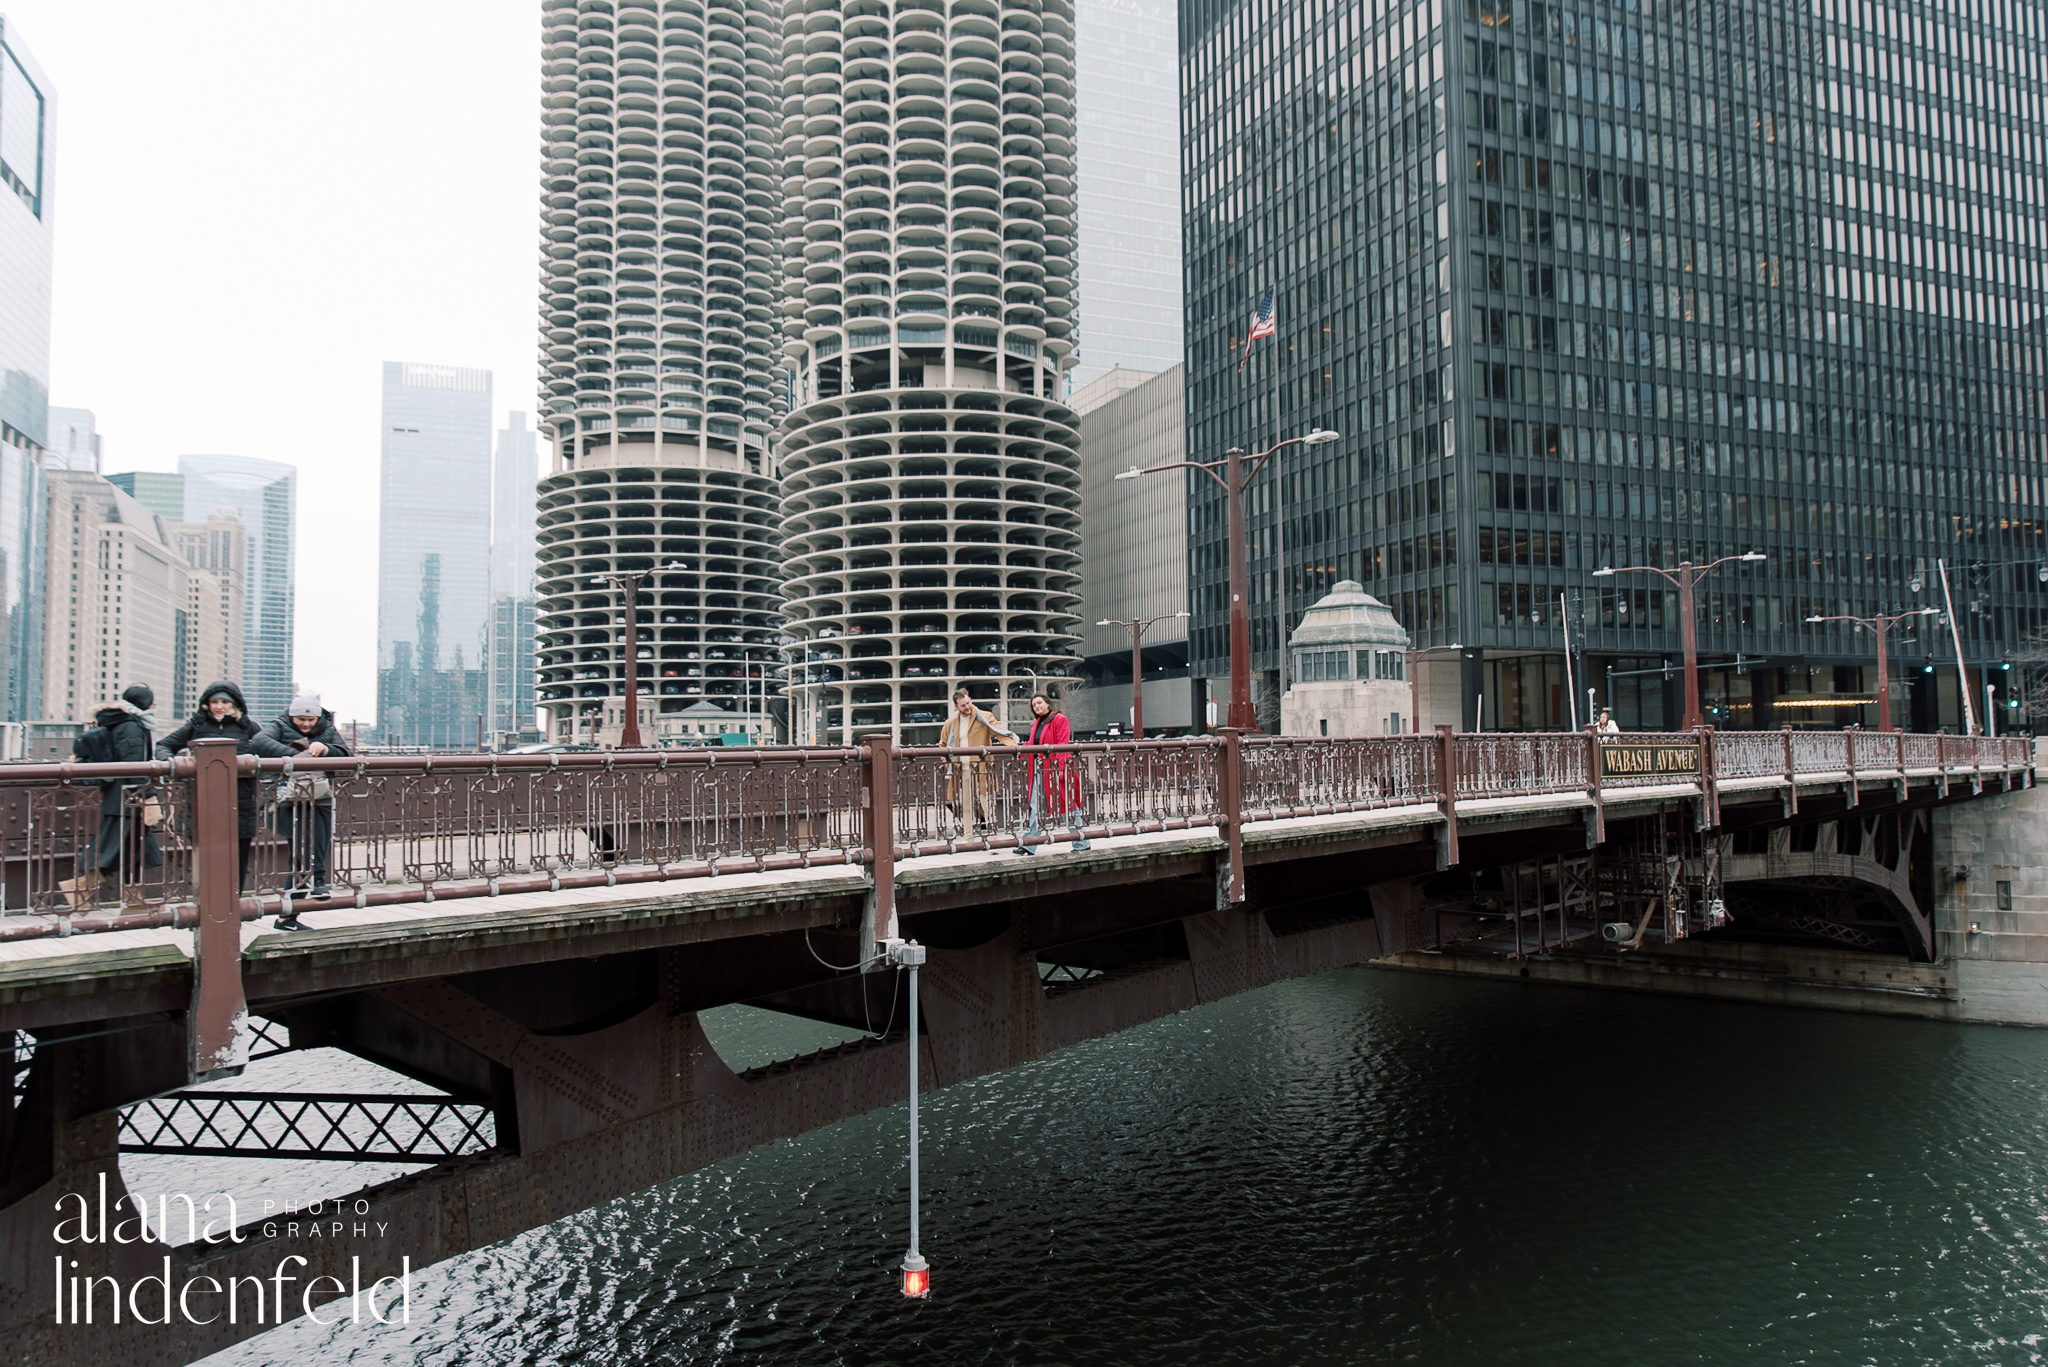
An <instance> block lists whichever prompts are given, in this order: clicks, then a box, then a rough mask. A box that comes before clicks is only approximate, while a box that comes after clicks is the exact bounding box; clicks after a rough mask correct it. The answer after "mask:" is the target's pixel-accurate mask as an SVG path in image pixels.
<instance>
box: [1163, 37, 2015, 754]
mask: <svg viewBox="0 0 2048 1367" xmlns="http://www.w3.org/2000/svg"><path fill="white" fill-rule="evenodd" d="M2043 28H2044V12H2043V11H2042V10H2041V9H2040V8H2039V7H2030V6H2013V5H1981V6H1952V7H1949V8H1934V7H1924V6H1923V7H1909V6H1894V7H1884V6H1865V5H1850V4H1847V3H1845V2H1844V0H1815V2H1814V3H1809V4H1807V5H1804V6H1800V7H1797V8H1787V7H1778V6H1756V5H1741V4H1734V5H1730V4H1700V3H1675V4H1670V5H1664V4H1660V3H1644V2H1643V0H1637V3H1634V4H1626V5H1624V4H1595V3H1585V4H1575V5H1552V4H1548V3H1531V2H1529V0H1455V2H1454V3H1442V4H1440V5H1430V4H1425V5H1422V6H1418V7H1409V8H1405V9H1404V8H1402V7H1399V6H1395V7H1393V8H1391V9H1389V10H1387V11H1386V12H1385V13H1383V14H1380V15H1378V16H1377V17H1374V15H1373V12H1372V11H1371V10H1341V9H1336V8H1331V9H1329V10H1327V11H1325V10H1323V9H1322V8H1321V7H1319V6H1317V5H1314V4H1310V5H1307V6H1303V7H1300V8H1298V9H1297V8H1296V7H1292V6H1270V5H1267V4H1264V3H1262V0H1188V2H1187V3H1185V4H1184V5H1183V7H1182V23H1181V34H1182V88H1183V93H1184V104H1185V108H1184V127H1183V134H1184V138H1185V144H1186V152H1185V160H1184V167H1183V171H1184V179H1185V182H1186V184H1187V186H1188V196H1187V204H1188V217H1187V236H1186V249H1187V261H1188V276H1189V286H1190V289H1189V309H1190V315H1189V337H1190V344H1189V365H1188V395H1189V402H1188V413H1189V446H1190V449H1191V450H1192V451H1195V452H1197V453H1200V454H1201V455H1203V456H1207V455H1214V454H1220V453H1221V451H1222V450H1223V449H1225V448H1226V447H1228V446H1230V445H1233V444H1241V445H1246V446H1248V447H1258V446H1263V445H1265V444H1266V443H1267V442H1268V441H1270V440H1271V438H1272V437H1273V435H1274V434H1275V433H1276V432H1278V433H1283V434H1289V435H1291V434H1295V433H1298V432H1304V431H1307V430H1308V429H1310V428H1311V427H1316V426H1324V427H1332V428H1335V429H1337V430H1339V431H1341V432H1343V433H1345V434H1346V439H1345V440H1344V441H1343V442H1341V443H1335V444H1332V445H1330V446H1327V447H1322V448H1314V449H1311V450H1308V451H1305V452H1291V453H1289V454H1290V456H1293V457H1296V458H1294V459H1292V460H1291V462H1290V463H1288V464H1285V465H1284V466H1283V467H1282V471H1281V473H1282V475H1283V479H1282V480H1281V481H1271V480H1269V481H1268V482H1266V483H1265V484H1264V486H1263V487H1262V488H1261V489H1260V490H1259V492H1258V494H1257V496H1256V499H1255V502H1254V510H1255V512H1254V517H1253V526H1254V528H1255V529H1256V536H1255V547H1254V557H1255V558H1254V560H1253V570H1254V581H1255V588H1256V589H1257V593H1256V594H1255V602H1254V609H1255V614H1256V616H1255V622H1256V624H1257V625H1256V629H1255V655H1256V656H1257V661H1256V663H1257V664H1258V665H1260V666H1262V667H1264V668H1267V669H1271V668H1274V667H1275V666H1276V664H1277V661H1276V659H1275V655H1274V648H1273V647H1274V641H1275V638H1276V634H1277V622H1276V621H1275V620H1274V618H1275V617H1276V616H1277V613H1276V612H1275V604H1274V602H1273V594H1274V593H1275V592H1276V587H1277V586H1278V585H1280V584H1281V582H1282V580H1283V578H1284V585H1285V592H1286V610H1287V613H1288V620H1289V621H1290V622H1293V621H1298V620H1299V617H1300V613H1301V612H1302V611H1303V610H1304V609H1305V608H1306V607H1307V606H1308V605H1309V604H1310V603H1312V602H1313V601H1314V600H1315V598H1316V597H1317V596H1318V595H1319V594H1321V593H1322V592H1324V591H1326V590H1327V588H1328V587H1329V585H1330V584H1331V583H1332V582H1334V581H1335V580H1336V579H1338V578H1344V577H1356V578H1358V579H1360V580H1361V581H1362V582H1363V583H1364V584H1365V586H1366V588H1367V589H1368V591H1370V592H1371V593H1373V594H1374V595H1376V596H1378V597H1380V598H1382V599H1384V600H1385V601H1386V602H1388V603H1389V604H1390V605H1392V606H1393V607H1394V609H1395V611H1396V614H1397V615H1398V616H1399V617H1400V619H1401V620H1402V622H1403V623H1404V624H1405V625H1407V626H1409V627H1410V628H1411V629H1412V630H1413V631H1414V632H1415V634H1416V637H1417V640H1418V643H1419V644H1425V645H1429V644H1444V643H1449V642H1453V641H1455V642H1458V643H1460V644H1462V645H1463V646H1465V647H1467V649H1466V650H1465V651H1464V665H1463V669H1462V677H1461V680H1460V683H1461V689H1462V693H1463V695H1464V717H1463V720H1464V722H1465V723H1466V724H1468V725H1469V724H1471V723H1472V722H1473V721H1474V720H1475V714H1476V713H1479V712H1482V711H1483V715H1484V721H1485V724H1486V725H1487V726H1488V727H1489V728H1494V727H1500V728H1506V729H1527V728H1542V727H1551V726H1557V725H1560V724H1566V723H1567V722H1568V721H1569V719H1570V712H1571V708H1570V705H1569V704H1570V699H1569V694H1568V693H1567V691H1566V686H1565V672H1564V655H1563V648H1564V639H1565V638H1564V631H1565V628H1566V626H1569V627H1570V629H1571V634H1572V640H1573V645H1574V647H1575V648H1576V649H1581V650H1583V651H1584V652H1585V654H1584V657H1583V658H1581V659H1580V660H1578V661H1576V662H1575V669H1576V671H1577V673H1578V677H1577V679H1576V680H1575V682H1576V684H1577V687H1578V689H1579V690H1581V696H1583V689H1584V688H1585V687H1586V685H1587V684H1588V683H1591V684H1592V685H1594V686H1596V687H1598V688H1599V689H1600V690H1601V700H1602V701H1603V702H1604V701H1607V700H1608V698H1609V696H1610V695H1611V697H1612V699H1613V701H1614V702H1615V703H1616V704H1617V706H1618V707H1619V709H1620V710H1621V711H1622V713H1623V716H1624V720H1625V721H1627V722H1630V723H1633V724H1638V725H1660V724H1675V723H1676V721H1677V709H1676V706H1675V703H1676V694H1677V692H1678V681H1677V677H1676V671H1673V672H1672V677H1671V678H1669V679H1667V678H1665V672H1664V670H1663V664H1664V661H1665V660H1667V659H1669V660H1671V661H1673V662H1674V663H1675V662H1676V660H1677V659H1678V650H1679V618H1678V611H1679V610H1678V603H1677V595H1676V593H1675V592H1672V591H1669V589H1668V586H1667V585H1665V583H1664V582H1663V581H1662V580H1661V579H1658V578H1657V577H1655V576H1652V575H1648V574H1633V575H1620V576H1616V577H1614V578H1594V577H1592V572H1593V571H1594V570H1596V569H1598V568H1600V567H1602V566H1607V565H1613V566H1628V565H1662V566H1667V567H1669V566H1675V565H1676V564H1678V563H1679V562H1680V561H1682V560H1691V561H1693V562H1695V563H1699V562H1703V561H1706V560H1711V559H1715V558H1717V557H1719V556H1722V555H1726V554H1731V553H1736V552H1743V551H1751V550H1755V551H1760V552H1762V553H1763V554H1764V555H1765V556H1766V557H1767V559H1766V560H1765V561H1763V562H1761V563H1757V564H1749V565H1731V566H1728V567H1726V568H1725V569H1723V570H1721V571H1719V572H1718V573H1717V574H1716V575H1715V576H1714V577H1713V578H1711V579H1709V580H1708V581H1706V582H1705V583H1704V584H1703V585H1702V586H1701V591H1700V601H1699V605H1698V623H1699V631H1700V649H1701V653H1702V658H1703V660H1704V661H1706V662H1707V667H1706V668H1705V669H1703V691H1704V693H1705V694H1706V697H1707V702H1708V704H1709V709H1710V715H1709V720H1710V721H1712V722H1714V723H1716V724H1719V725H1723V726H1738V727H1739V726H1777V725H1784V724H1787V723H1790V724H1794V725H1806V724H1816V725H1842V724H1846V723H1849V722H1854V721H1864V722H1869V721H1872V720H1874V717H1875V711H1874V708H1873V707H1870V706H1868V702H1869V700H1870V699H1871V698H1872V697H1873V695H1872V693H1871V691H1870V690H1871V688H1872V686H1873V685H1874V669H1872V668H1871V667H1870V666H1871V665H1872V664H1873V661H1872V660H1871V659H1870V654H1869V647H1870V642H1871V637H1870V636H1869V635H1867V634H1858V633H1856V632H1855V630H1854V628H1853V627H1849V626H1847V625H1846V624H1831V625H1826V626H1815V625H1809V624H1807V623H1806V621H1805V619H1806V618H1807V617H1809V616H1814V615H1833V614H1850V613H1854V614H1870V613H1874V612H1877V611H1880V610H1892V609H1897V608H1901V607H1907V606H1921V605H1932V606H1934V607H1937V608H1940V607H1943V606H1944V602H1943V595H1942V584H1941V581H1940V577H1939V575H1938V573H1937V563H1938V562H1944V561H1945V562H1946V564H1947V565H1948V567H1949V570H1950V573H1949V586H1950V591H1951V594H1952V597H1953V602H1954V608H1955V618H1956V624H1957V627H1958V628H1959V631H1958V633H1957V634H1959V636H1960V640H1961V653H1962V655H1963V657H1964V659H1965V660H1966V662H1967V664H1968V665H1969V667H1970V671H1971V690H1972V696H1973V697H1976V698H1980V699H1981V696H1982V695H1981V692H1979V691H1978V689H1979V685H1980V683H1981V679H1980V677H1979V673H1978V672H1979V671H1980V670H1982V669H1984V668H1987V667H1988V668H1991V669H1993V670H1996V669H1997V666H1998V665H1999V664H2000V663H2001V662H2002V661H2003V659H2004V658H2005V656H2006V654H2007V653H2008V652H2010V651H2013V650H2015V649H2016V648H2017V647H2018V646H2019V644H2020V642H2021V640H2022V638H2023V637H2024V636H2025V635H2026V634H2027V633H2029V632H2032V631H2037V630H2039V629H2040V628H2041V626H2042V625H2043V624H2042V622H2041V613H2042V609H2043V607H2044V605H2048V583H2043V582H2042V575H2041V573H2040V569H2041V566H2042V564H2043V557H2048V544H2044V541H2043V535H2042V521H2043V515H2044V514H2043V507H2044V496H2048V491H2044V489H2043V487H2042V479H2043V474H2044V471H2043V468H2042V460H2043V455H2044V438H2043V432H2044V414H2043V396H2044V385H2043V380H2042V370H2043V360H2044V341H2048V338H2044V336H2043V323H2042V301H2043V283H2044V282H2043V280H2042V269H2043V267H2042V260H2043V255H2044V247H2043V229H2044V214H2043V209H2042V204H2043V197H2044V193H2048V176H2044V173H2043V170H2042V168H2043V166H2044V164H2048V158H2044V155H2043V148H2042V130H2043V126H2044V125H2043V117H2042V115H2043V111H2042V97H2043V89H2044V74H2043V66H2042V64H2043V47H2044V43H2043ZM1269 283H1271V284H1276V285H1277V286H1278V287H1279V292H1280V305H1279V310H1278V312H1279V332H1278V336H1277V338H1276V342H1277V345H1275V343H1273V342H1261V343H1260V344H1259V348H1260V350H1259V351H1256V352H1255V353H1254V355H1253V356H1252V358H1251V361H1250V364H1249V365H1248V366H1246V367H1245V368H1244V369H1243V370H1242V371H1240V369H1239V367H1238V351H1237V348H1238V347H1239V346H1241V345H1242V344H1243V336H1244V331H1245V328H1246V325H1247V322H1248V320H1249V316H1250V311H1251V307H1252V301H1253V300H1254V299H1255V297H1256V295H1257V293H1258V290H1259V289H1261V288H1263V287H1264V285H1266V284H1269ZM1276 372H1277V373H1276ZM1222 524H1223V516H1222V509H1221V506H1220V500H1219V499H1217V498H1215V497H1214V496H1212V495H1211V494H1210V493H1209V491H1208V490H1207V489H1204V488H1201V487H1199V486H1191V503H1190V558H1191V562H1192V563H1191V569H1192V572H1193V576H1194V583H1195V586H1196V588H1195V592H1196V600H1197V603H1196V607H1197V612H1198V616H1197V618H1196V620H1195V623H1194V627H1195V642H1196V654H1197V664H1198V667H1199V668H1201V669H1203V670H1204V671H1206V672H1208V673H1211V674H1220V673H1222V672H1223V671H1224V669H1225V667H1226V662H1225V657H1224V612H1223V599H1222V594H1223V589H1222V580H1223V573H1224V545H1223V525H1222ZM1283 537H1284V545H1285V548H1286V554H1285V558H1284V562H1283V560H1282V558H1281V557H1280V556H1278V555H1276V554H1275V550H1276V547H1277V545H1278V544H1280V543H1281V542H1282V540H1283ZM1283 563H1284V566H1285V572H1284V576H1283V574H1282V566H1283ZM1916 586H1917V587H1916ZM1922 620H1923V622H1924V623H1925V625H1923V626H1922V627H1921V629H1920V630H1919V631H1918V632H1917V633H1916V634H1914V635H1913V636H1912V637H1911V639H1910V640H1908V641H1906V642H1904V643H1903V644H1901V645H1900V646H1899V647H1898V659H1897V661H1896V664H1897V666H1898V668H1899V670H1900V672H1901V673H1902V674H1904V675H1905V676H1906V677H1907V678H1908V679H1909V680H1910V681H1911V693H1912V696H1911V697H1910V700H1909V705H1910V707H1911V709H1912V710H1911V711H1910V712H1909V713H1907V714H1906V715H1907V716H1908V717H1910V718H1911V719H1912V720H1913V721H1915V722H1917V723H1919V724H1921V725H1929V726H1931V725H1934V724H1937V723H1946V724H1951V725H1953V724H1955V723H1956V722H1958V721H1959V720H1960V706H1959V699H1958V697H1957V694H1956V677H1955V669H1954V662H1955V656H1956V648H1955V645H1954V643H1953V641H1952V640H1951V634H1950V632H1949V631H1948V629H1947V628H1946V627H1941V628H1939V629H1936V628H1935V627H1934V620H1935V619H1932V618H1928V619H1922ZM1930 657H1931V659H1932V660H1933V662H1934V663H1935V664H1936V665H1937V670H1936V672H1934V673H1932V674H1929V673H1926V672H1923V665H1924V664H1925V663H1926V662H1927V661H1928V659H1929V658H1930ZM1738 659H1739V660H1740V662H1741V668H1740V669H1739V670H1738V669H1737V667H1736V666H1737V662H1738ZM1610 668H1612V669H1614V670H1615V671H1616V675H1617V677H1616V678H1615V679H1614V681H1613V684H1612V687H1611V694H1610V687H1609V683H1608V674H1607V671H1608V670H1609V669H1610ZM1638 671H1647V672H1642V673H1639V672H1638ZM1587 674H1591V675H1592V678H1591V679H1590V680H1589V679H1587V678H1586V677H1585V675H1587ZM1482 699H1483V702H1482ZM1581 715H1582V719H1583V710H1582V714H1581Z"/></svg>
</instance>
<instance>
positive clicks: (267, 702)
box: [178, 456, 299, 718]
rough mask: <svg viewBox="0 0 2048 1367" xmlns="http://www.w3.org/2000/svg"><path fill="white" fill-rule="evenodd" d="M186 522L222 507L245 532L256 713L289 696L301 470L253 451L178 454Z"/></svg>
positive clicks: (248, 650)
mask: <svg viewBox="0 0 2048 1367" xmlns="http://www.w3.org/2000/svg"><path fill="white" fill-rule="evenodd" d="M178 473H179V474H180V475H181V476H182V477H183V479H184V482H185V516H184V519H183V520H184V521H186V522H193V523H205V522H206V521H208V520H209V519H210V518H211V517H212V516H213V514H214V513H215V512H216V511H217V510H219V509H221V508H226V509H228V510H229V511H231V512H232V513H234V515H235V516H236V517H237V518H238V519H240V521H241V524H242V526H243V527H244V528H245V529H247V531H248V534H249V543H248V561H247V577H246V579H245V581H244V591H243V598H242V612H243V619H242V620H243V628H242V692H243V694H244V695H245V696H246V697H247V698H248V700H249V706H250V708H251V709H252V710H253V711H254V712H255V714H256V715H257V716H259V717H263V718H269V717H275V716H277V715H278V714H279V713H281V712H283V711H284V709H285V707H286V706H287V705H288V704H289V703H290V702H291V700H292V683H293V680H292V639H293V638H292V613H293V603H294V582H295V581H294V558H295V547H294V533H295V526H296V519H297V515H298V484H299V472H298V470H297V469H296V468H295V467H293V466H290V465H284V464H280V463H279V462H277V461H273V460H258V459H256V458H254V457H252V456H180V457H179V458H178Z"/></svg>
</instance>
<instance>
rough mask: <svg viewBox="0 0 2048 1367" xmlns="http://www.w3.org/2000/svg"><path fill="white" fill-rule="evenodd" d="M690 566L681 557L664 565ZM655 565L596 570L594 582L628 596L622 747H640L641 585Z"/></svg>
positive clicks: (672, 567) (663, 569) (665, 567)
mask: <svg viewBox="0 0 2048 1367" xmlns="http://www.w3.org/2000/svg"><path fill="white" fill-rule="evenodd" d="M688 568H690V567H689V566H688V565H685V564H684V563H683V562H682V561H680V560H671V561H669V562H668V563H667V564H666V565H663V566H662V567H661V571H660V572H662V573H666V572H668V571H670V570H686V569H688ZM654 573H656V571H655V570H653V569H645V570H621V571H620V572H619V573H617V574H593V575H591V576H590V582H591V583H593V584H611V585H614V586H615V587H617V589H618V590H619V592H621V593H623V594H624V595H625V596H626V724H625V726H624V727H623V728H622V729H621V730H620V731H619V748H620V749H621V750H638V749H639V748H640V631H639V627H640V611H639V608H640V585H641V584H642V583H644V582H646V579H647V576H648V575H650V574H654Z"/></svg>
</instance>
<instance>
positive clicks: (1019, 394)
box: [782, 0, 1081, 744]
mask: <svg viewBox="0 0 2048 1367" xmlns="http://www.w3.org/2000/svg"><path fill="white" fill-rule="evenodd" d="M1073 14H1074V11H1073V3H1072V0H1045V3H1023V2H1022V0H955V3H953V4H952V5H950V6H949V7H948V8H947V9H946V10H945V11H943V12H942V11H941V10H939V9H936V8H930V7H927V6H925V5H923V4H918V3H912V2H911V0H873V2H872V3H850V4H839V3H836V0H798V2H795V3H791V4H790V5H788V7H787V8H786V10H785V12H784V19H783V33H784V36H785V39H786V50H785V58H784V61H783V67H782V97H783V104H782V111H783V134H784V141H783V192H784V196H785V201H784V202H785V212H786V218H785V221H784V227H783V239H784V244H785V259H786V269H785V273H784V278H785V281H786V287H785V290H784V315H785V317H784V324H783V332H784V337H785V339H786V342H785V350H786V352H787V353H788V355H789V357H790V361H791V363H792V366H793V368H794V374H793V375H792V377H791V388H792V392H793V395H794V398H793V402H792V410H791V412H790V415H789V417H788V419H787V420H786V421H785V423H784V425H783V444H782V473H783V507H782V546H783V554H784V557H785V566H786V571H787V574H788V582H787V585H786V593H787V595H788V600H789V601H788V606H787V609H786V610H787V613H788V618H789V625H788V631H789V635H790V636H791V638H792V642H793V643H792V645H791V647H790V650H791V663H792V681H793V686H792V701H791V712H792V727H793V731H794V734H795V736H796V738H797V739H799V740H806V741H817V742H819V743H830V744H838V743H842V742H844V741H845V740H847V739H849V738H851V737H852V736H853V735H855V734H856V733H857V732H859V731H861V730H866V729H886V730H889V731H891V732H893V733H895V734H896V735H897V736H898V737H900V738H901V739H903V740H905V741H934V740H936V739H937V737H938V734H939V726H940V724H941V723H942V721H943V719H944V717H945V714H946V711H947V706H948V703H947V698H948V696H949V695H950V694H951V693H952V691H953V688H954V687H955V685H956V684H964V685H965V686H967V687H968V689H969V690H970V692H972V693H973V694H974V695H975V696H976V697H978V698H980V699H981V700H982V701H983V702H984V703H990V704H994V703H998V702H999V701H1000V705H1001V706H1003V707H1004V708H1006V709H1008V710H1009V711H1010V712H1011V713H1012V714H1013V715H1015V716H1017V717H1019V718H1021V717H1022V715H1023V710H1024V703H1023V699H1024V697H1025V696H1026V695H1027V694H1028V693H1029V692H1030V691H1031V690H1033V689H1034V688H1035V687H1037V686H1038V680H1039V679H1041V678H1044V677H1046V676H1051V677H1053V678H1054V679H1059V678H1065V677H1071V675H1072V674H1073V673H1074V671H1075V669H1076V666H1077V663H1078V662H1077V660H1076V658H1075V655H1074V647H1075V644H1076V642H1077V639H1078V638H1077V636H1076V634H1075V627H1076V624H1077V620H1078V619H1077V615H1076V611H1075V610H1076V608H1077V606H1078V598H1077V595H1076V590H1077V588H1078V586H1079V575H1078V571H1079V569H1080V550H1081V536H1080V531H1081V528H1080V476H1079V472H1078V468H1077V467H1078V457H1077V454H1076V445H1077V433H1076V430H1075V429H1076V427H1077V419H1076V418H1075V416H1074V414H1073V412H1072V410H1070V409H1068V408H1067V407H1066V406H1065V405H1064V404H1063V403H1062V402H1061V399H1060V396H1061V393H1062V386H1063V382H1064V379H1065V375H1066V371H1067V369H1068V367H1069V366H1070V364H1071V363H1072V360H1073V347H1074V24H1073Z"/></svg>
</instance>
